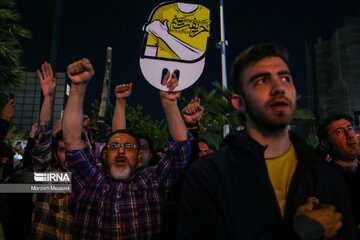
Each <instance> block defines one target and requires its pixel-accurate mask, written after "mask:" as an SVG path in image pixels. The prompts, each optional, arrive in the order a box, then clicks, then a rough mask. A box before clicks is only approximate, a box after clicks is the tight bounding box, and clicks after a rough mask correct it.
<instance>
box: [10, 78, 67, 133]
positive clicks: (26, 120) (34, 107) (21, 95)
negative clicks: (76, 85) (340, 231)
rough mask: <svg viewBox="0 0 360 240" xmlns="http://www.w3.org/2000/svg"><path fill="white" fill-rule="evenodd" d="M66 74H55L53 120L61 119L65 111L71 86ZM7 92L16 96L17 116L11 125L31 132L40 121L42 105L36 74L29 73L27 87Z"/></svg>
mask: <svg viewBox="0 0 360 240" xmlns="http://www.w3.org/2000/svg"><path fill="white" fill-rule="evenodd" d="M65 76H66V75H65V73H55V77H56V92H55V99H54V105H53V113H52V119H55V122H54V124H55V123H56V119H58V118H59V117H60V113H61V111H62V110H63V109H64V106H65V103H66V99H67V97H66V96H67V95H68V94H66V93H67V92H69V85H68V84H66V81H65ZM5 91H6V92H11V93H12V94H13V95H14V99H15V103H16V108H15V109H16V110H15V115H14V117H13V118H12V120H11V124H12V125H14V126H16V129H18V130H21V129H26V130H28V131H30V130H31V127H32V125H33V124H34V123H36V122H37V121H38V119H39V114H40V104H41V95H42V93H41V85H40V80H39V78H38V76H37V73H36V72H27V73H26V80H25V87H23V88H19V87H15V86H11V87H8V88H7V89H5Z"/></svg>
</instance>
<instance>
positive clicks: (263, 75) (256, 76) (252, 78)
mask: <svg viewBox="0 0 360 240" xmlns="http://www.w3.org/2000/svg"><path fill="white" fill-rule="evenodd" d="M270 76H271V74H270V73H269V72H259V73H256V74H255V75H254V76H252V77H251V78H250V79H249V83H251V82H253V81H254V80H255V79H257V78H259V77H270Z"/></svg>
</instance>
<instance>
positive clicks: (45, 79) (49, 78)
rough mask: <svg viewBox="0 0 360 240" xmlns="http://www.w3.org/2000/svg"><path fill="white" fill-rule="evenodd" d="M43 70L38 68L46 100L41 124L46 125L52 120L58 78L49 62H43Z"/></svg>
mask: <svg viewBox="0 0 360 240" xmlns="http://www.w3.org/2000/svg"><path fill="white" fill-rule="evenodd" d="M41 70H42V74H41V72H40V70H39V69H38V70H37V74H38V76H39V79H40V84H41V90H42V93H43V95H44V102H43V104H42V107H41V112H40V125H44V124H45V122H49V121H50V120H51V112H52V105H53V102H54V95H55V88H56V78H55V77H54V74H53V71H52V69H51V65H50V63H48V62H44V64H41Z"/></svg>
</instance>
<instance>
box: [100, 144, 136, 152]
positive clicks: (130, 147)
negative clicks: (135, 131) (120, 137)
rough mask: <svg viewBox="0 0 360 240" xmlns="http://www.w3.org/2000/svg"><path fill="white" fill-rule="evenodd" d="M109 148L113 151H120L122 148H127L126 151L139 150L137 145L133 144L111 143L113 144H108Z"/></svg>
mask: <svg viewBox="0 0 360 240" xmlns="http://www.w3.org/2000/svg"><path fill="white" fill-rule="evenodd" d="M107 147H108V149H109V150H111V151H116V150H118V149H120V148H121V147H123V148H125V149H126V150H135V149H137V146H136V145H135V144H131V143H124V144H120V143H111V144H108V145H107Z"/></svg>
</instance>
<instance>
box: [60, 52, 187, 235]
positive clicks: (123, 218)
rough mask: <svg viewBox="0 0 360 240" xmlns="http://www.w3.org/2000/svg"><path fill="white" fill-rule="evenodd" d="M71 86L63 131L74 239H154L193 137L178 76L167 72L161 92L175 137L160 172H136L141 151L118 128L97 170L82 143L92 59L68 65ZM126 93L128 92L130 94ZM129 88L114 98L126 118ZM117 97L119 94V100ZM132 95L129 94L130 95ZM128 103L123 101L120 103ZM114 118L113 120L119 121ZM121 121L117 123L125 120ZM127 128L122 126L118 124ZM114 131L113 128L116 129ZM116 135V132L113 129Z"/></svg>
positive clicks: (127, 133) (122, 130)
mask: <svg viewBox="0 0 360 240" xmlns="http://www.w3.org/2000/svg"><path fill="white" fill-rule="evenodd" d="M67 74H68V77H69V79H70V80H71V82H72V86H71V91H70V96H69V99H68V102H67V105H66V108H65V113H64V120H63V131H64V142H65V148H66V164H67V167H68V169H69V170H70V171H71V172H72V173H73V174H72V184H73V193H74V195H75V196H74V203H75V206H76V207H75V227H74V228H75V235H74V237H75V238H76V239H151V238H152V236H154V235H155V234H158V233H159V232H160V222H161V221H160V204H161V202H162V201H163V200H164V199H166V197H167V194H168V192H169V190H170V189H171V187H172V185H173V184H174V182H175V181H176V179H177V178H178V177H179V175H180V174H181V173H182V172H183V170H184V168H185V166H186V162H187V161H188V159H189V154H190V147H189V140H190V139H189V138H188V134H187V130H186V127H185V124H184V122H183V120H182V118H181V115H180V111H179V109H178V107H177V98H178V96H179V93H178V92H173V90H174V88H175V86H176V85H177V78H176V75H175V74H171V78H170V73H169V72H168V73H167V74H166V76H165V77H164V80H163V85H166V86H167V87H168V88H169V92H164V91H161V92H160V97H161V102H162V105H163V108H164V112H165V115H166V118H167V120H168V125H169V132H170V135H171V137H172V139H171V140H170V142H169V144H168V150H167V152H166V153H165V156H164V158H163V159H162V160H161V161H160V163H159V164H158V165H157V166H156V167H152V168H146V169H144V170H142V171H138V167H139V160H140V158H141V152H140V149H139V141H138V139H136V138H135V137H134V136H133V134H132V133H130V132H128V131H126V130H124V129H119V130H116V131H114V132H113V133H112V134H111V136H110V138H109V140H108V141H107V153H106V160H105V162H104V168H101V167H98V166H97V165H96V163H95V161H94V159H93V157H92V153H91V149H90V146H89V145H88V144H85V143H84V141H82V140H81V129H82V120H83V118H82V115H83V101H84V96H85V91H86V86H87V84H88V82H89V80H90V79H91V77H92V76H93V75H94V70H93V67H92V65H91V63H90V61H89V60H88V59H85V58H84V59H82V60H80V61H77V62H75V63H73V64H71V65H69V66H68V70H67ZM126 88H127V89H126ZM128 90H129V86H126V87H124V89H123V90H121V91H119V92H117V93H116V95H117V96H116V97H117V103H116V104H117V105H116V106H115V108H118V107H119V108H120V109H115V112H117V113H120V114H124V111H125V109H124V108H123V107H124V105H123V104H119V105H118V98H119V97H121V96H120V95H121V94H122V93H124V94H125V95H126V94H128V93H129V92H128ZM118 94H119V95H118ZM127 96H129V95H127ZM121 102H122V103H123V102H124V101H122V100H121V101H120V102H119V103H121ZM115 116H116V113H114V119H113V123H114V120H115V121H117V120H118V119H119V118H116V117H115ZM123 120H125V118H121V119H120V120H119V121H123ZM119 125H120V126H121V128H123V126H124V124H123V123H120V124H119ZM113 126H114V124H113ZM113 130H114V128H113Z"/></svg>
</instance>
